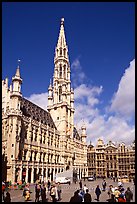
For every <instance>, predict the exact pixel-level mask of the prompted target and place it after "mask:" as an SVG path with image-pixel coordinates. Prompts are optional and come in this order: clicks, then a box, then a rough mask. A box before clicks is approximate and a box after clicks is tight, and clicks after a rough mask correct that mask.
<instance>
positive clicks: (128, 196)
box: [125, 187, 133, 202]
mask: <svg viewBox="0 0 137 204" xmlns="http://www.w3.org/2000/svg"><path fill="white" fill-rule="evenodd" d="M125 198H126V202H130V201H131V200H133V193H132V191H131V190H130V188H129V187H127V190H126V192H125Z"/></svg>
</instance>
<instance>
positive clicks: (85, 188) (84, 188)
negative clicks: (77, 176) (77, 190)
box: [83, 184, 88, 193]
mask: <svg viewBox="0 0 137 204" xmlns="http://www.w3.org/2000/svg"><path fill="white" fill-rule="evenodd" d="M87 189H88V187H87V186H86V184H84V187H83V190H84V193H86V190H87Z"/></svg>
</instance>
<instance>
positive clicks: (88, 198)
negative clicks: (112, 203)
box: [84, 188, 92, 203]
mask: <svg viewBox="0 0 137 204" xmlns="http://www.w3.org/2000/svg"><path fill="white" fill-rule="evenodd" d="M91 201H92V198H91V195H90V193H89V190H88V188H87V189H86V193H85V195H84V202H86V203H89V202H91Z"/></svg>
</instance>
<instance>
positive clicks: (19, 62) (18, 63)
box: [18, 59, 21, 67]
mask: <svg viewBox="0 0 137 204" xmlns="http://www.w3.org/2000/svg"><path fill="white" fill-rule="evenodd" d="M20 61H21V60H20V59H18V67H20Z"/></svg>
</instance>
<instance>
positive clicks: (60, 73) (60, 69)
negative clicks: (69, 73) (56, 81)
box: [59, 64, 62, 78]
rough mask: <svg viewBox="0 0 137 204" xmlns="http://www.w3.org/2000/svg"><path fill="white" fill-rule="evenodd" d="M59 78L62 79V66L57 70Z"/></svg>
mask: <svg viewBox="0 0 137 204" xmlns="http://www.w3.org/2000/svg"><path fill="white" fill-rule="evenodd" d="M59 78H62V66H61V64H60V68H59Z"/></svg>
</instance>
